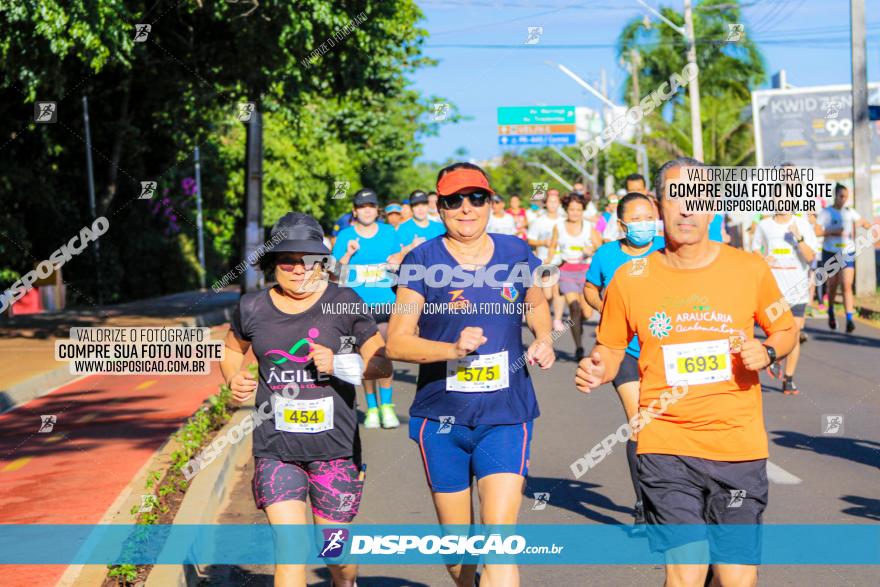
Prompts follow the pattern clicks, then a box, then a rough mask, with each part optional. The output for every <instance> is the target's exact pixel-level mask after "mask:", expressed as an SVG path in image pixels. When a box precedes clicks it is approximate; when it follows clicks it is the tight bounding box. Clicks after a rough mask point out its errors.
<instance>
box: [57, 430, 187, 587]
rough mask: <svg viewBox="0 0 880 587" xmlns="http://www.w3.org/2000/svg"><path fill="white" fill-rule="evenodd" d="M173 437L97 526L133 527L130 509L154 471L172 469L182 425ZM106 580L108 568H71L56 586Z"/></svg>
mask: <svg viewBox="0 0 880 587" xmlns="http://www.w3.org/2000/svg"><path fill="white" fill-rule="evenodd" d="M185 425H186V424H182V425H181V427H180V428H178V430H177V431H175V432H174V433H173V434H171V435H170V436H169V437H168V439H167V440H166V441H165V442H164V443H163V444H162V446H160V447H159V448H158V449H156V452H155V453H154V454H153V456H152V457H151V458H150V460H148V461H147V462H146V463H144V466H143V467H141V469H140V470H139V471H138V472H137V474H136V475H135V476H134V478H133V479H132V480H131V482H130V483H129V484H128V485H127V486H126V487H125V489H123V490H122V492H120V494H119V495H118V496H117V497H116V500H115V501H114V502H113V503H112V504H111V505H110V507H109V508H107V511H106V512H104V515H103V516H101V519H100V520H98V524H134V523H135V516H133V515H132V514H131V509H132V507H134V506H135V505H140V503H141V492H144V491H147V489H146V483H147V476H148V475H149V473H150V472H151V471H156V470H158V471H167V470H168V468H169V467H170V466H171V455H172V454H173V453H174V451H176V450H178V449H179V448H180V443H179V442H178V441H177V440H176V439H175V435H176V434H177V432H179V431H180V430H181V429H182V428H183V426H185ZM106 578H107V565H70V566H69V567H67V570H66V571H65V572H64V574H63V575H62V576H61V579H59V580H58V583H57V584H56V587H95V586H96V585H101V584H102V583H103V582H104V579H106Z"/></svg>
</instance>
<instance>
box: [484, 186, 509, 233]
mask: <svg viewBox="0 0 880 587" xmlns="http://www.w3.org/2000/svg"><path fill="white" fill-rule="evenodd" d="M486 232H494V233H495V234H510V235H516V221H515V220H514V219H513V216H511V215H510V214H508V213H507V212H505V211H504V198H502V197H501V196H499V195H498V194H495V195H493V196H492V212H491V213H490V214H489V223H488V224H487V225H486Z"/></svg>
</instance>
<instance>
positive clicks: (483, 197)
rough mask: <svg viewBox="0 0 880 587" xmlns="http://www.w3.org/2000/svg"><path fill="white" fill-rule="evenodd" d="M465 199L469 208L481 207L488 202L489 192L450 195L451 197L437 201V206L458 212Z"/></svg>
mask: <svg viewBox="0 0 880 587" xmlns="http://www.w3.org/2000/svg"><path fill="white" fill-rule="evenodd" d="M465 198H467V199H468V201H469V202H470V203H471V206H474V207H477V208H479V207H482V206H485V205H486V202H488V201H489V192H471V193H470V194H452V195H451V196H441V197H440V199H439V200H437V203H438V205H439V206H440V207H441V208H443V209H444V210H458V209H459V208H461V205H462V204H464V199H465Z"/></svg>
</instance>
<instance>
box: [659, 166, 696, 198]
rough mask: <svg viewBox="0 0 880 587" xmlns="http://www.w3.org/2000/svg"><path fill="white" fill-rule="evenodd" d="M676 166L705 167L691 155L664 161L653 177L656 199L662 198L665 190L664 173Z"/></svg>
mask: <svg viewBox="0 0 880 587" xmlns="http://www.w3.org/2000/svg"><path fill="white" fill-rule="evenodd" d="M676 167H706V164H705V163H703V162H702V161H698V160H697V159H694V158H693V157H676V158H675V159H671V160H669V161H667V162H666V163H664V164H663V165H662V166H661V167H660V169H658V170H657V175H656V176H655V177H654V195H656V196H657V199H658V200H662V199H663V193H664V192H665V191H666V174H667V173H668V172H669V170H670V169H674V168H676Z"/></svg>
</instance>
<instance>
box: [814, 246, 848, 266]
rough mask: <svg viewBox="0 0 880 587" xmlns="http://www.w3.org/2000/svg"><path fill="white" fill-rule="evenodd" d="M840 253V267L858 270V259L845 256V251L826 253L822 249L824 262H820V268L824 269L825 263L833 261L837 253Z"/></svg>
mask: <svg viewBox="0 0 880 587" xmlns="http://www.w3.org/2000/svg"><path fill="white" fill-rule="evenodd" d="M838 252H839V253H840V267H841V268H845V269H855V268H856V259H855V257H848V256H846V255H844V254H843V253H844V250H843V249H841V250H840V251H826V250H825V249H822V260H821V261H819V267H824V266H825V262H826V261H828V260H829V259H831V258H832V257H833V256H834V255H836V254H837V253H838Z"/></svg>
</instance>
